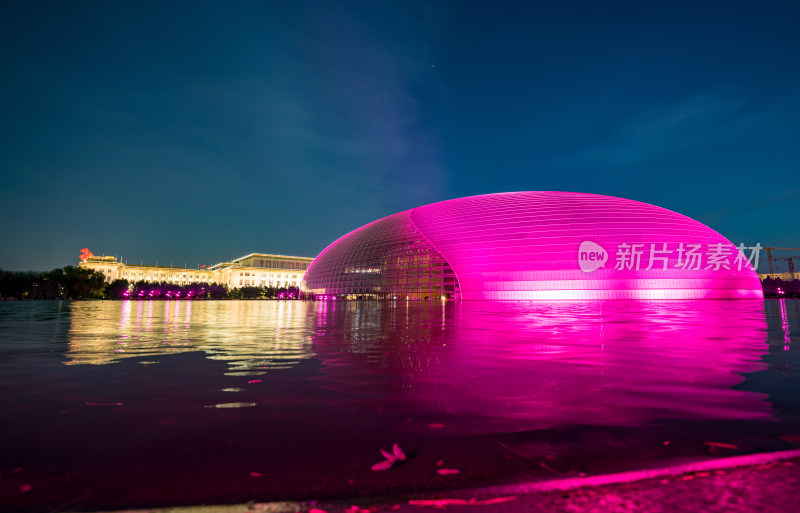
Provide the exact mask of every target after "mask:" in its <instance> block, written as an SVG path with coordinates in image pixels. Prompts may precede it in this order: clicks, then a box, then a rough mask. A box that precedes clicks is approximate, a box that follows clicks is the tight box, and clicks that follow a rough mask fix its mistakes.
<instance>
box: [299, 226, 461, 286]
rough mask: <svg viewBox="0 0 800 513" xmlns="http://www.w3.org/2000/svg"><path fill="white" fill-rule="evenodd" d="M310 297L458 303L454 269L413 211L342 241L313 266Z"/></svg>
mask: <svg viewBox="0 0 800 513" xmlns="http://www.w3.org/2000/svg"><path fill="white" fill-rule="evenodd" d="M305 282H306V283H305V286H306V288H307V289H309V291H311V292H313V293H316V294H322V295H331V296H335V297H338V298H341V299H406V298H408V299H421V300H425V299H441V298H442V297H444V298H446V299H457V298H458V297H459V286H458V280H457V279H456V276H455V273H453V270H452V269H451V268H450V265H449V264H448V263H447V262H446V261H445V259H444V258H443V257H442V256H441V255H440V254H439V252H437V251H436V250H435V249H434V248H433V246H431V244H430V243H428V241H427V240H425V237H424V236H423V235H422V234H421V233H420V232H419V230H417V228H416V227H415V226H414V223H413V222H412V221H411V213H410V211H406V212H400V213H398V214H394V215H392V216H389V217H386V218H383V219H380V220H378V221H375V222H374V223H370V224H368V225H366V226H364V227H362V228H359V229H358V230H355V231H354V232H351V233H349V234H347V235H345V236H344V237H342V238H341V239H339V240H337V241H336V242H334V243H333V244H331V245H330V246H329V247H328V248H326V249H325V251H323V252H322V253H321V254H320V255H319V256H318V257H317V258H316V259H315V260H314V262H313V263H312V264H311V266H310V267H309V269H308V271H307V272H306V275H305Z"/></svg>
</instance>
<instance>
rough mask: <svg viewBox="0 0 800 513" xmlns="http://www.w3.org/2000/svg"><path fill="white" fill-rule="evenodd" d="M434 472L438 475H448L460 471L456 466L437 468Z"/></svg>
mask: <svg viewBox="0 0 800 513" xmlns="http://www.w3.org/2000/svg"><path fill="white" fill-rule="evenodd" d="M436 473H437V474H439V475H440V476H449V475H451V474H460V473H461V471H460V470H458V469H456V468H437V469H436Z"/></svg>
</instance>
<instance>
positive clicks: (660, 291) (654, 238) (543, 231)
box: [305, 192, 763, 300]
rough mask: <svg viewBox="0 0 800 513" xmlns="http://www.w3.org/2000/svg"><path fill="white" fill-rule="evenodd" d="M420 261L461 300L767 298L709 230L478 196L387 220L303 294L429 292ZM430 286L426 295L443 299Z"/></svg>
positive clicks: (651, 217)
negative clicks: (417, 262) (449, 286)
mask: <svg viewBox="0 0 800 513" xmlns="http://www.w3.org/2000/svg"><path fill="white" fill-rule="evenodd" d="M413 255H417V256H413ZM412 256H413V258H417V259H418V260H419V259H420V258H422V259H423V260H425V259H427V260H425V261H426V262H428V264H425V265H428V267H427V268H425V267H424V266H423V269H427V271H426V272H427V273H428V275H429V277H430V280H433V282H435V283H439V284H441V285H442V286H441V288H440V290H441V291H445V289H446V287H445V285H444V284H446V283H449V281H450V279H449V278H448V277H451V276H452V277H453V280H452V281H454V282H455V284H454V287H453V289H452V290H450V289H447V290H448V292H447V294H446V295H447V296H449V297H458V298H461V299H494V300H524V299H553V300H560V299H620V298H632V299H647V298H652V299H658V298H662V299H691V298H746V297H750V298H756V297H762V296H763V293H762V289H761V284H760V281H759V279H758V276H757V274H756V272H755V270H754V269H753V267H752V265H751V264H750V263H749V262H748V260H747V258H743V256H742V255H741V254H740V252H739V250H738V248H736V246H734V245H733V244H732V243H731V242H730V241H728V240H727V239H725V237H723V236H722V235H720V234H719V233H717V232H716V231H714V230H712V229H711V228H709V227H708V226H705V225H704V224H702V223H700V222H698V221H695V220H693V219H690V218H688V217H686V216H683V215H681V214H678V213H676V212H672V211H670V210H667V209H664V208H661V207H657V206H654V205H649V204H646V203H641V202H638V201H633V200H628V199H622V198H615V197H611V196H601V195H596V194H585V193H575V192H510V193H498V194H487V195H482V196H471V197H466V198H458V199H452V200H447V201H442V202H439V203H433V204H430V205H424V206H421V207H417V208H414V209H411V210H407V211H404V212H400V213H397V214H394V215H391V216H388V217H385V218H383V219H379V220H377V221H374V222H372V223H370V224H368V225H365V226H363V227H361V228H358V229H357V230H354V231H352V232H350V233H348V234H347V235H345V236H343V237H341V238H340V239H338V240H337V241H335V242H334V243H333V244H331V245H330V246H328V248H326V249H325V250H324V251H323V252H322V253H320V255H319V256H318V257H317V258H316V259H315V260H314V262H313V263H312V264H311V266H310V267H309V269H308V271H307V273H306V278H305V281H306V286H307V288H308V289H310V290H313V291H317V292H319V293H323V294H332V295H348V294H354V295H357V296H360V297H383V298H392V297H399V298H402V297H403V295H404V292H406V291H407V290H412V289H413V291H415V292H419V291H421V290H423V289H424V287H420V286H419V284H420V283H423V282H422V281H420V280H424V276H422V275H424V273H422V274H420V271H419V269H420V267H419V265H418V264H413V263H412V264H409V262H410V261H411V260H409V259H410V258H411V259H412V260H413V258H412ZM415 265H416V267H415ZM431 269H433V271H432V270H431ZM409 273H410V274H409ZM437 273H439V274H437ZM421 276H422V277H421ZM412 277H413V278H414V279H415V280H416V281H413V280H411V278H412ZM437 279H438V280H439V281H436V280H437ZM412 281H413V283H416V284H417V285H415V287H417V288H413V287H410V286H409V285H408V284H409V283H412ZM428 283H429V284H428V285H427V289H424V290H427V296H426V297H431V298H436V297H438V294H437V293H436V290H435V289H436V287H434V286H430V282H428ZM404 284H405V285H404ZM404 287H405V289H404ZM450 292H452V294H451V293H450ZM419 293H420V294H425V293H426V292H419ZM443 295H445V294H444V293H443ZM414 297H417V296H414Z"/></svg>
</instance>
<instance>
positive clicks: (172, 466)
mask: <svg viewBox="0 0 800 513" xmlns="http://www.w3.org/2000/svg"><path fill="white" fill-rule="evenodd" d="M798 326H800V302H798V301H791V300H790V301H766V302H761V301H693V302H675V301H671V302H641V301H636V302H626V301H614V302H598V303H578V302H561V303H522V302H520V303H489V302H461V303H453V302H450V303H422V302H412V303H406V302H398V303H391V302H381V303H376V302H327V303H312V302H308V303H306V302H284V301H281V302H278V301H219V302H215V301H206V302H203V301H195V302H174V301H173V302H169V301H166V302H165V301H140V302H136V301H126V302H104V301H99V302H72V303H69V302H24V303H23V302H17V303H15V302H4V303H0V411H2V417H0V435H2V440H3V441H4V446H5V447H4V448H3V449H2V452H1V453H0V472H1V473H2V475H0V506H2V507H5V508H11V509H42V510H53V509H66V510H69V509H75V508H80V509H93V508H124V507H135V506H155V505H174V504H200V503H224V502H246V501H248V500H270V499H282V498H294V499H313V498H326V497H337V496H354V495H359V494H361V495H363V494H378V493H393V492H400V491H408V490H427V489H444V488H448V487H460V486H467V485H474V484H491V483H497V482H507V481H513V480H515V479H547V478H552V477H553V476H554V475H556V476H562V475H580V474H581V473H584V474H591V473H596V472H604V471H610V470H615V471H616V470H627V469H632V468H642V467H648V466H653V465H659V464H665V463H669V462H675V461H685V460H687V459H698V458H710V457H717V456H719V455H724V454H741V453H745V452H755V451H764V450H777V449H785V448H789V447H792V446H793V445H795V444H796V443H797V442H800V408H799V407H798V406H799V405H798V403H800V374H798V369H800V360H798V351H797V349H796V347H795V345H796V344H797V342H800V338H798V337H800V331H799V330H798ZM793 341H794V342H793ZM707 441H715V442H720V443H726V444H732V445H734V446H735V447H736V449H733V448H712V447H709V446H708V445H707V444H704V443H703V442H707ZM393 443H398V444H400V446H401V447H403V449H404V450H405V451H406V452H407V453H408V455H409V458H408V460H407V461H406V462H405V463H403V464H402V465H399V466H397V467H395V468H392V469H390V470H388V471H384V472H373V471H371V470H370V467H371V466H372V465H373V464H375V463H378V462H379V461H380V460H381V459H382V458H381V456H380V454H379V452H378V451H379V449H389V448H390V447H391V446H392V444H393ZM714 453H716V454H714ZM721 453H724V454H721ZM439 468H451V469H458V470H459V471H460V473H459V474H451V475H447V476H441V475H439V474H438V473H437V469H439Z"/></svg>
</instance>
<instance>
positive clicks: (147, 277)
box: [78, 251, 313, 288]
mask: <svg viewBox="0 0 800 513" xmlns="http://www.w3.org/2000/svg"><path fill="white" fill-rule="evenodd" d="M87 253H88V255H83V256H81V262H80V263H79V264H78V266H79V267H82V268H86V269H92V270H94V271H97V272H99V273H101V274H102V275H103V276H105V278H106V281H107V282H112V281H114V280H117V279H121V280H128V282H130V283H136V282H139V281H144V282H146V283H162V282H165V283H174V284H177V285H189V284H192V283H213V284H217V285H225V286H227V287H228V288H241V287H277V288H281V287H299V286H300V283H301V282H302V279H303V274H305V272H306V269H308V266H309V264H311V262H312V260H313V258H308V257H297V256H287V255H272V254H267V253H251V254H249V255H246V256H243V257H240V258H236V259H234V260H231V261H229V262H220V263H218V264H215V265H211V266H208V267H202V268H198V269H189V268H185V267H173V266H159V265H129V264H127V263H125V262H120V261H118V260H117V259H116V258H115V257H113V256H95V255H92V254H91V253H90V252H88V251H87Z"/></svg>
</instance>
